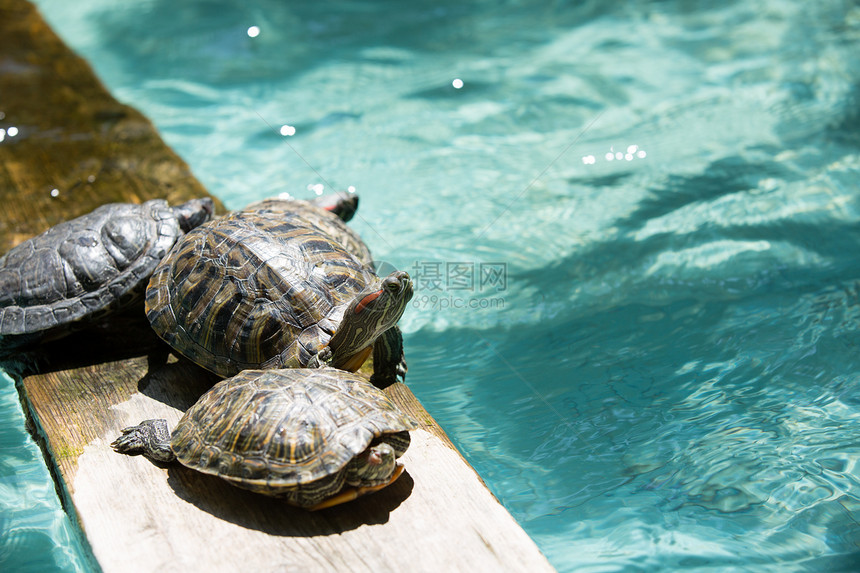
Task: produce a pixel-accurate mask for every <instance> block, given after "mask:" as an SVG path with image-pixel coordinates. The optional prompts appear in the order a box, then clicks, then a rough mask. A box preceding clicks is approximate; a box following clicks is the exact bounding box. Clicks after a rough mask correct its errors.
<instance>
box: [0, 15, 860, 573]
mask: <svg viewBox="0 0 860 573" xmlns="http://www.w3.org/2000/svg"><path fill="white" fill-rule="evenodd" d="M37 4H38V5H39V6H40V8H41V9H42V10H43V12H44V13H45V15H46V16H47V18H48V20H49V21H50V22H51V23H52V25H54V27H55V29H56V30H57V31H58V32H59V33H60V34H61V35H62V36H63V37H64V38H65V39H66V41H67V42H69V43H70V44H71V45H72V46H73V47H74V48H75V49H76V50H78V51H79V53H81V54H82V55H83V56H84V57H86V58H87V59H89V60H90V61H91V62H92V64H93V66H94V67H95V69H96V70H97V72H98V73H99V75H100V76H101V77H102V78H103V79H104V81H105V82H106V84H107V85H108V86H109V87H110V88H111V90H112V91H113V92H114V94H115V95H116V96H117V97H118V98H119V99H121V100H123V101H125V102H127V103H130V104H132V105H134V106H136V107H138V108H139V109H141V110H142V111H143V112H144V113H146V114H147V115H148V116H149V117H150V118H152V119H153V120H154V122H155V123H156V125H157V126H158V127H159V129H160V130H161V132H162V134H163V136H164V138H165V139H166V140H167V142H168V143H169V144H171V145H172V146H173V147H174V148H175V149H176V150H177V151H178V152H179V153H180V154H181V155H182V156H183V157H184V158H185V159H186V160H187V161H188V162H189V163H190V164H191V166H192V168H193V169H194V171H195V173H196V174H197V176H198V177H199V178H200V179H201V180H202V181H203V182H204V183H205V184H206V185H207V186H208V188H209V189H210V190H211V191H212V192H213V193H215V194H216V195H218V196H219V197H221V198H222V199H223V200H224V201H225V202H226V203H227V205H228V206H230V207H241V206H242V205H244V204H246V203H248V202H250V201H252V200H256V199H259V198H262V197H265V196H269V195H272V194H276V193H279V192H282V191H288V192H290V193H292V194H294V195H297V196H302V197H310V196H312V195H313V193H314V187H315V186H319V185H322V186H323V187H327V186H333V187H336V188H346V187H349V186H354V187H355V189H356V190H357V192H358V193H360V195H361V198H362V204H361V208H360V215H361V217H360V218H357V219H356V220H355V221H354V223H353V225H354V226H355V227H356V228H357V229H358V230H359V231H360V232H361V233H362V235H363V236H364V237H366V239H367V241H368V243H369V244H370V246H371V249H372V250H373V251H374V253H375V254H376V255H377V257H378V258H380V259H382V260H385V261H387V262H389V263H391V264H392V265H395V266H397V267H399V268H403V269H405V270H408V271H410V272H411V273H412V274H413V276H414V278H415V280H416V287H417V292H416V297H415V300H414V302H413V304H412V306H411V308H410V309H409V310H408V311H407V313H406V315H405V316H404V319H403V323H402V326H403V329H404V332H405V336H406V339H405V342H406V352H407V356H408V358H409V361H410V362H409V363H410V370H409V376H408V379H407V382H408V384H409V385H410V387H411V388H412V389H413V391H414V392H415V393H416V394H417V395H418V397H419V398H420V399H421V401H422V402H423V403H424V404H425V406H426V407H427V408H428V410H429V411H430V412H431V413H432V414H433V415H434V416H435V417H436V418H437V419H438V420H439V422H440V423H441V424H442V425H443V427H444V428H445V429H446V430H447V431H448V433H449V434H450V435H451V437H452V439H453V440H454V441H455V442H456V444H457V445H458V447H460V449H461V451H462V452H463V453H464V455H465V456H466V457H467V458H468V459H469V461H470V462H471V463H472V464H473V465H474V467H475V468H476V469H477V470H478V472H479V473H480V474H481V476H482V477H483V478H484V479H485V480H486V482H487V484H488V485H489V487H490V488H491V489H492V490H493V492H494V493H495V494H496V495H497V496H498V498H499V499H500V500H501V502H502V503H503V504H504V505H505V506H506V507H507V508H508V509H509V510H510V512H511V513H512V514H513V516H514V517H515V518H516V519H517V520H518V521H519V523H521V524H522V526H523V527H524V528H525V530H526V531H527V532H528V533H529V534H530V535H531V536H532V537H533V538H534V539H535V541H536V542H537V543H538V545H539V546H540V547H541V549H542V550H543V551H544V552H545V554H546V555H547V556H548V558H549V559H550V561H551V562H552V563H553V564H554V565H555V566H556V567H557V568H558V569H559V570H561V571H640V570H644V571H663V570H684V571H704V570H714V571H717V570H719V571H725V570H729V571H780V572H781V571H792V570H800V571H804V570H816V571H852V570H860V524H858V519H860V465H858V459H860V441H858V431H857V429H858V427H860V426H858V424H860V358H858V352H857V350H858V344H860V333H858V330H857V326H858V324H860V268H858V265H857V260H858V257H860V255H858V252H860V177H858V175H860V132H858V128H860V58H858V57H857V54H858V53H860V6H858V5H857V4H856V3H852V2H841V1H835V0H825V1H821V2H816V3H811V2H805V1H801V0H779V1H759V2H725V3H722V4H721V5H720V6H719V7H713V4H712V3H706V2H690V1H680V0H679V1H664V2H656V1H655V2H623V3H621V2H619V3H611V2H578V3H574V2H569V3H568V2H537V1H528V0H523V1H520V2H505V3H500V2H490V1H470V2H447V1H436V2H432V3H430V2H421V1H418V2H411V3H403V2H393V1H381V0H373V1H371V0H367V1H363V2H361V1H359V2H282V1H274V0H272V1H256V2H248V3H239V2H224V1H217V0H211V1H208V2H201V1H193V0H186V1H183V2H175V1H170V2H167V1H164V0H140V1H137V2H134V3H117V2H112V1H109V0H87V1H86V2H84V3H70V2H65V1H61V0H40V1H38V2H37ZM254 27H256V28H254ZM256 32H259V33H256ZM455 80H460V81H461V82H462V84H460V83H457V84H456V86H459V87H455ZM282 130H283V133H285V134H290V133H294V134H293V135H281V132H282ZM61 192H62V190H61ZM0 390H2V393H0V396H2V401H0V407H2V410H0V416H2V424H0V428H2V432H3V433H2V435H0V442H2V454H0V472H2V473H0V486H2V487H1V488H0V504H2V508H3V512H2V520H0V527H2V529H3V542H2V545H0V568H3V569H4V570H27V569H28V567H29V570H33V571H44V570H50V569H51V568H54V569H56V570H60V571H78V570H83V571H86V570H88V567H89V566H88V565H87V563H86V560H85V559H84V558H83V557H82V555H83V553H82V551H81V550H80V547H79V545H78V542H77V541H76V539H75V536H74V532H73V528H71V526H70V525H69V523H68V520H67V518H66V517H65V515H64V514H63V513H62V511H61V509H60V506H59V502H58V501H57V499H56V495H55V494H54V493H53V490H52V488H51V485H50V480H49V477H48V474H47V472H46V470H45V468H44V465H43V464H42V462H41V460H40V457H39V454H38V450H37V449H36V448H35V446H34V445H32V443H31V442H30V441H28V440H29V439H28V437H27V434H26V432H25V431H24V428H23V422H22V419H21V415H20V410H19V409H16V408H17V406H16V404H17V402H16V398H15V395H14V389H13V386H12V384H11V383H9V382H7V381H4V382H3V385H2V388H0ZM8 532H13V533H14V535H9V534H8ZM33 555H38V558H39V559H40V560H41V561H40V562H39V563H38V564H36V565H33V564H32V563H33V559H34V557H33ZM4 563H7V564H11V565H12V567H11V569H7V568H6V567H3V564H4Z"/></svg>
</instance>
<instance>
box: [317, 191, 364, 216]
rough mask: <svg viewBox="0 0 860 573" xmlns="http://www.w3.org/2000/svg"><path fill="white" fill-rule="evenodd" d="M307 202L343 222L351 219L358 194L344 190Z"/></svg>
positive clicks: (356, 206)
mask: <svg viewBox="0 0 860 573" xmlns="http://www.w3.org/2000/svg"><path fill="white" fill-rule="evenodd" d="M308 202H309V203H310V204H311V205H314V206H315V207H319V208H320V209H325V210H326V211H328V212H329V213H333V214H335V215H337V216H338V217H340V220H341V221H343V222H344V223H346V222H347V221H349V220H350V219H352V216H353V215H355V212H356V210H357V209H358V195H356V194H355V193H348V192H346V191H338V192H337V193H331V194H329V195H322V196H320V197H317V198H315V199H311V200H310V201H308Z"/></svg>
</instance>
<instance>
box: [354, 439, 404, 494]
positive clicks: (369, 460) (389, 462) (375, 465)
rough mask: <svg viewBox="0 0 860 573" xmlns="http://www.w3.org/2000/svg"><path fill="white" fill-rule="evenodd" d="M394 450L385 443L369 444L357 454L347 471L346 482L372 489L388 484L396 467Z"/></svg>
mask: <svg viewBox="0 0 860 573" xmlns="http://www.w3.org/2000/svg"><path fill="white" fill-rule="evenodd" d="M396 458H397V455H396V453H395V451H394V448H393V447H391V445H390V444H386V443H385V442H379V443H377V444H371V446H370V447H369V448H367V449H366V450H364V451H363V452H361V453H360V454H358V455H357V456H356V457H355V459H353V461H352V463H351V465H350V467H349V468H348V469H347V474H346V482H347V483H348V484H349V485H352V486H358V487H373V486H376V485H381V484H384V483H386V482H388V481H389V480H390V479H391V476H392V474H393V473H394V470H395V468H396V467H397V459H396Z"/></svg>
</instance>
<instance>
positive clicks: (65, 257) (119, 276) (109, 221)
mask: <svg viewBox="0 0 860 573" xmlns="http://www.w3.org/2000/svg"><path fill="white" fill-rule="evenodd" d="M212 213H213V203H212V199H209V198H201V199H194V200H192V201H189V202H187V203H184V204H182V205H179V206H177V207H170V206H168V204H167V201H165V200H163V199H153V200H151V201H147V202H145V203H143V204H134V203H111V204H107V205H102V206H101V207H99V208H97V209H95V210H94V211H92V212H91V213H88V214H86V215H83V216H81V217H78V218H76V219H72V220H69V221H65V222H62V223H60V224H58V225H56V226H54V227H51V228H50V229H48V230H47V231H45V232H44V233H42V234H41V235H38V236H36V237H33V238H32V239H29V240H27V241H24V242H23V243H20V244H19V245H17V246H15V247H14V248H12V249H11V250H10V251H9V252H7V253H6V254H5V255H3V256H2V257H0V347H3V348H5V349H9V348H15V347H18V346H21V345H22V344H26V343H29V342H35V341H40V340H50V339H52V338H59V337H61V336H63V335H66V334H68V333H69V332H71V331H72V330H74V329H75V328H76V327H78V326H79V325H81V324H88V323H90V322H93V321H95V320H97V319H99V318H101V317H103V316H104V315H106V314H107V313H108V312H111V311H115V310H117V309H119V308H122V307H124V306H127V305H128V304H130V303H131V302H133V301H135V300H139V299H141V298H142V295H143V291H144V289H145V288H146V284H147V281H148V280H149V277H150V275H151V274H152V272H153V270H155V267H156V266H157V265H158V263H159V262H160V261H161V259H162V257H164V255H166V254H167V253H168V252H169V251H170V249H171V247H173V245H174V243H175V242H176V240H177V239H179V237H181V236H182V235H183V234H184V233H186V232H188V231H190V230H191V229H193V228H194V227H196V226H198V225H200V224H201V223H203V222H205V221H208V220H209V219H210V218H211V216H212Z"/></svg>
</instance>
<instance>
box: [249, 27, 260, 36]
mask: <svg viewBox="0 0 860 573" xmlns="http://www.w3.org/2000/svg"><path fill="white" fill-rule="evenodd" d="M259 35H260V27H259V26H251V27H250V28H248V37H249V38H256V37H257V36H259Z"/></svg>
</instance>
